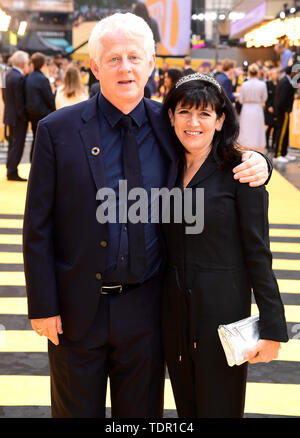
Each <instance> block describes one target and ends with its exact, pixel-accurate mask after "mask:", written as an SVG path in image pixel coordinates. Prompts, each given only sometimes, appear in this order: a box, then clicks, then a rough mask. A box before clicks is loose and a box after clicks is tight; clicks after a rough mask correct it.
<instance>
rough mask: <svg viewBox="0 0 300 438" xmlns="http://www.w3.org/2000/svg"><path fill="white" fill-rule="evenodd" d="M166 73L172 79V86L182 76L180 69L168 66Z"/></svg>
mask: <svg viewBox="0 0 300 438" xmlns="http://www.w3.org/2000/svg"><path fill="white" fill-rule="evenodd" d="M166 73H167V75H168V76H169V78H170V79H171V81H172V84H173V87H174V85H175V84H176V82H177V81H179V79H180V78H181V77H182V71H181V70H179V69H178V68H170V69H169V70H167V71H166Z"/></svg>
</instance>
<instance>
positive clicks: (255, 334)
mask: <svg viewBox="0 0 300 438" xmlns="http://www.w3.org/2000/svg"><path fill="white" fill-rule="evenodd" d="M218 334H219V337H220V340H221V343H222V346H223V349H224V352H225V356H226V359H227V363H228V365H229V366H230V367H232V366H233V365H241V364H242V363H244V362H247V360H245V359H244V352H245V351H246V350H249V349H251V348H253V347H254V346H255V345H256V344H257V342H258V340H259V316H258V315H255V316H250V317H249V318H245V319H241V320H240V321H236V322H233V323H231V324H226V325H220V326H219V327H218Z"/></svg>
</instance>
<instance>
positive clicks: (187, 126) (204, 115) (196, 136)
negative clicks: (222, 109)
mask: <svg viewBox="0 0 300 438" xmlns="http://www.w3.org/2000/svg"><path fill="white" fill-rule="evenodd" d="M169 117H170V121H171V125H172V126H173V127H174V129H175V133H176V135H177V137H178V139H179V140H180V142H181V143H182V145H183V146H184V148H185V149H186V151H187V152H200V151H201V150H209V149H210V148H211V144H212V140H213V137H214V134H215V131H216V130H217V131H221V129H222V126H223V122H224V119H225V115H224V114H223V115H222V116H221V117H220V118H219V119H218V118H217V114H216V112H215V110H214V109H213V108H212V107H211V106H210V105H209V106H208V107H206V108H204V109H203V108H196V107H195V106H193V107H192V108H190V107H187V106H183V105H182V104H181V102H179V103H178V104H177V106H176V108H175V111H174V114H173V113H172V111H171V110H170V109H169Z"/></svg>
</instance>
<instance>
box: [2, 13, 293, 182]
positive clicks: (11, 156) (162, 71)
mask: <svg viewBox="0 0 300 438" xmlns="http://www.w3.org/2000/svg"><path fill="white" fill-rule="evenodd" d="M142 12H143V11H139V13H142ZM276 50H278V53H280V51H281V53H282V52H283V50H282V47H279V48H276ZM285 55H286V54H285ZM284 67H285V68H283V66H282V65H279V66H277V65H275V63H274V62H273V61H266V62H263V61H261V60H257V62H256V63H254V64H251V65H249V64H248V63H247V62H244V63H243V65H242V66H236V63H235V62H234V61H233V60H230V59H224V60H222V61H220V62H217V63H214V64H213V63H211V62H208V61H204V62H201V63H200V64H199V65H198V66H197V67H196V68H195V64H194V61H193V66H192V58H191V57H189V56H187V57H185V58H184V60H183V66H182V65H181V66H180V67H179V66H176V65H175V66H174V65H170V64H168V63H166V62H163V63H162V64H161V65H160V67H157V68H156V69H155V71H154V72H153V74H152V76H151V77H150V78H149V81H148V84H147V85H146V87H145V97H148V98H153V99H158V100H161V101H164V100H165V98H166V95H167V94H168V92H169V91H170V90H171V89H172V88H173V87H174V86H175V84H176V82H177V81H178V80H179V79H180V78H181V77H182V76H183V75H186V74H191V73H193V72H198V73H204V74H209V75H212V76H213V77H214V78H215V79H217V80H218V81H219V83H220V84H221V85H222V86H223V88H224V90H225V91H226V93H227V95H228V97H229V98H230V100H231V101H232V102H233V103H234V106H235V109H236V112H237V113H238V115H239V118H240V136H239V142H240V144H241V145H243V146H244V147H249V148H252V149H253V148H257V149H260V150H262V151H264V149H265V148H266V149H268V150H272V151H273V153H274V160H275V161H276V160H277V161H278V162H282V163H287V162H289V161H291V160H293V158H294V157H292V156H290V155H289V154H288V143H289V137H288V131H289V125H288V124H289V115H290V113H291V111H292V108H293V100H294V95H295V91H296V90H295V88H294V87H292V85H291V74H292V72H291V67H290V66H288V67H286V66H284ZM5 68H6V70H7V72H6V86H5V88H3V89H2V90H3V101H4V104H5V111H4V123H5V125H6V126H7V127H8V129H6V132H7V140H8V142H9V144H10V148H9V153H8V162H7V163H8V164H7V167H8V169H7V172H8V173H7V177H8V179H13V180H23V178H21V177H20V176H19V174H18V170H17V165H18V163H19V162H20V160H21V158H22V153H23V149H24V143H25V137H26V132H27V128H28V122H30V124H31V129H32V133H33V142H32V147H31V152H30V160H31V159H32V154H33V146H34V140H35V133H36V129H37V124H38V122H39V120H41V119H42V118H43V117H45V116H46V115H47V114H49V113H50V112H52V111H55V110H57V109H60V108H62V107H63V106H66V105H72V104H75V103H77V102H80V101H82V100H85V99H88V98H90V97H92V96H94V95H95V94H96V93H98V92H99V91H101V90H100V84H99V82H98V81H97V80H96V78H95V77H94V75H93V74H92V72H91V70H90V69H89V67H88V66H87V64H86V63H84V62H83V61H80V60H72V59H70V58H68V57H64V56H63V55H62V54H58V55H55V56H45V55H44V54H42V53H34V54H33V55H32V56H31V57H29V55H28V54H26V53H25V52H22V51H18V52H16V53H14V54H13V55H12V56H11V58H9V59H8V60H7V63H6V67H5ZM16 72H17V73H16ZM14 75H16V76H18V75H19V77H18V80H16V81H15V82H14V81H12V80H11V79H12V78H13V77H14ZM11 87H12V88H16V90H18V94H19V97H18V99H16V98H15V97H13V95H12V94H11V93H12V92H11V91H10V88H11ZM21 89H22V90H24V91H23V92H24V96H23V97H22V96H21V95H20V94H22V92H21V91H20V90H21ZM22 99H23V100H24V108H23V106H22V105H20V100H21V101H22ZM22 108H23V109H22ZM21 113H22V114H21ZM12 114H13V116H12ZM20 114H21V115H20ZM20 145H21V146H20Z"/></svg>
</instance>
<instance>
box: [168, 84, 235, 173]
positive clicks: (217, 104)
mask: <svg viewBox="0 0 300 438" xmlns="http://www.w3.org/2000/svg"><path fill="white" fill-rule="evenodd" d="M179 102H180V103H181V104H182V105H183V106H186V107H190V108H193V107H196V108H200V109H202V108H203V109H204V108H207V107H208V106H209V105H210V106H211V107H212V109H213V110H214V111H215V112H216V114H217V118H220V117H222V114H225V120H224V123H223V126H222V129H221V131H216V132H215V135H214V138H213V141H212V152H213V155H214V158H215V160H216V161H217V163H218V164H219V165H220V167H221V168H224V167H226V166H227V165H230V164H232V163H235V162H237V161H238V160H239V159H240V157H241V148H240V147H239V146H238V145H237V138H238V135H239V122H238V119H237V115H236V112H235V109H234V108H233V106H232V103H231V102H230V100H229V98H228V97H227V94H226V92H225V91H224V90H223V88H222V91H219V89H218V88H217V87H216V86H215V85H213V84H211V83H210V82H208V81H203V80H191V81H189V82H185V83H183V84H181V85H180V86H179V87H178V88H176V87H174V88H173V89H171V90H170V92H169V93H168V94H167V96H166V98H165V101H164V104H163V108H164V111H165V112H166V113H167V112H168V110H169V109H171V111H172V113H173V114H174V112H175V108H176V106H177V104H178V103H179ZM178 143H179V145H177V146H179V147H178V152H179V157H180V159H181V160H182V159H184V158H183V157H184V148H183V146H182V144H181V143H180V142H179V140H178Z"/></svg>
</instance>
